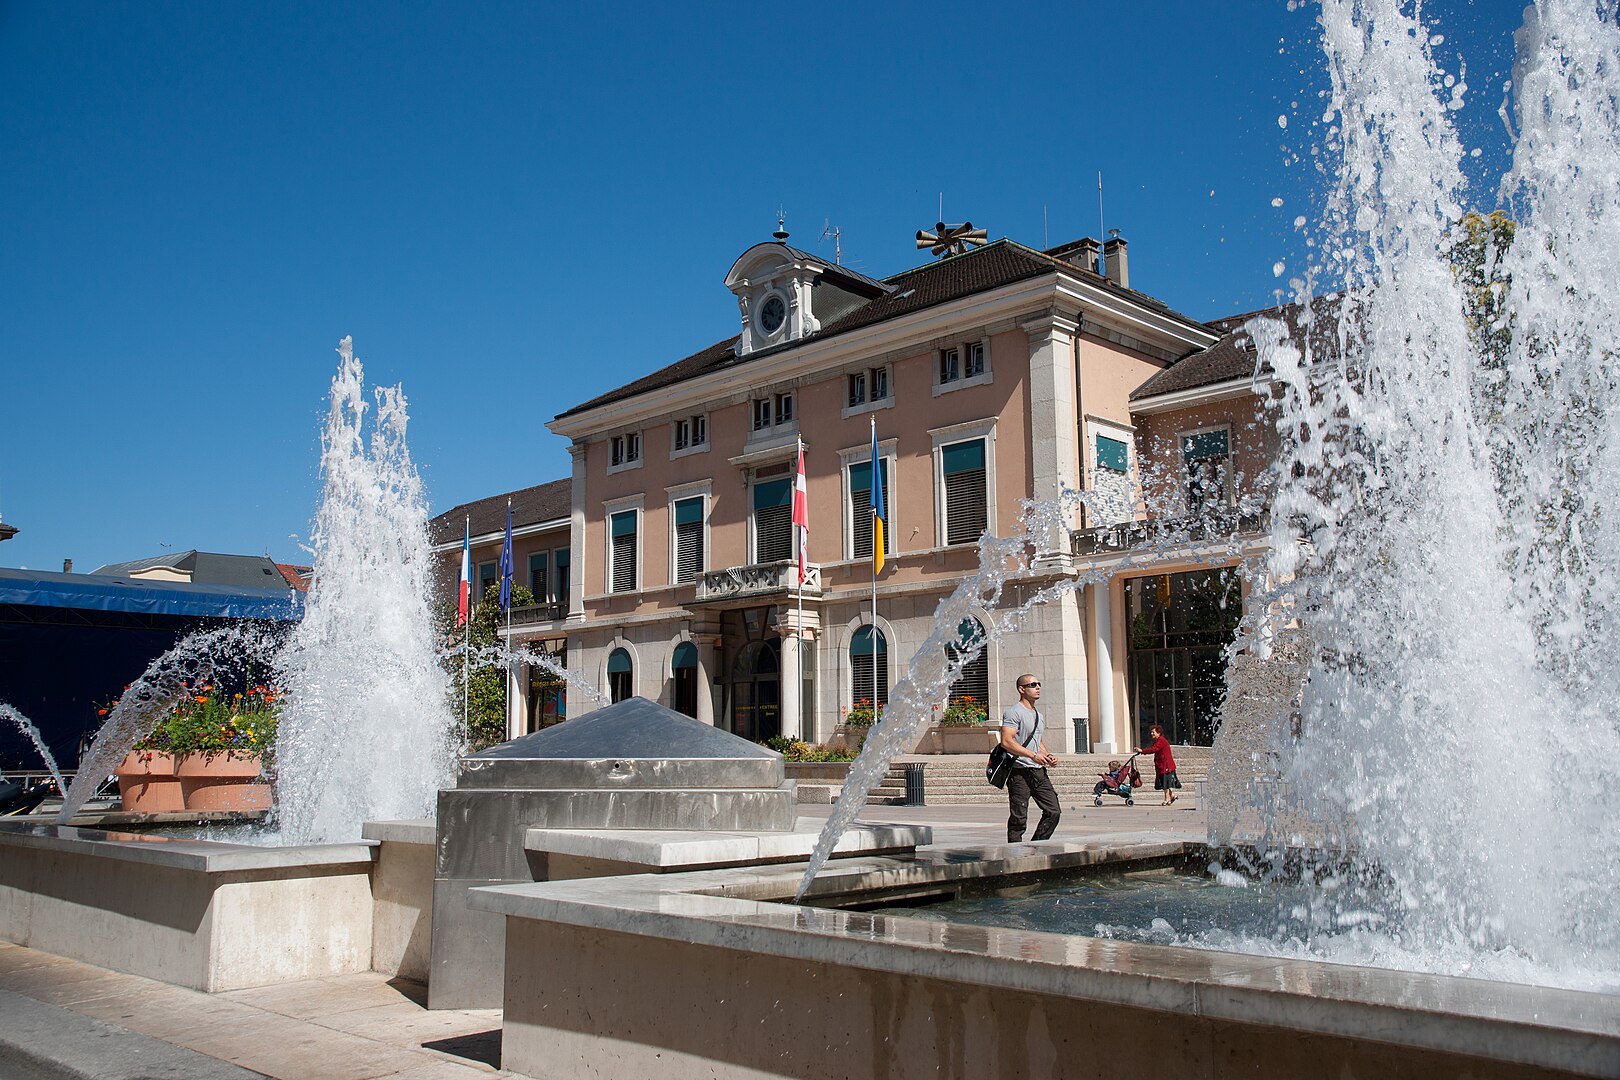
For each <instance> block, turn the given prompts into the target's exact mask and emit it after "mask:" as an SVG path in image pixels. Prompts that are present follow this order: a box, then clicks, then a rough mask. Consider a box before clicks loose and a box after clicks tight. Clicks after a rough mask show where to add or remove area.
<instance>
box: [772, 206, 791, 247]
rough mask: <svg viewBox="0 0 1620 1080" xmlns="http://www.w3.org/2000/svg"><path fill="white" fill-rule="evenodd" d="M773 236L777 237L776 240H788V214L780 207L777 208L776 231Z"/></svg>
mask: <svg viewBox="0 0 1620 1080" xmlns="http://www.w3.org/2000/svg"><path fill="white" fill-rule="evenodd" d="M771 235H772V236H774V237H776V239H777V240H779V241H781V240H786V239H787V238H788V231H787V214H786V213H784V212H783V210H782V208H781V207H780V206H778V207H777V208H776V231H775V232H773V233H771Z"/></svg>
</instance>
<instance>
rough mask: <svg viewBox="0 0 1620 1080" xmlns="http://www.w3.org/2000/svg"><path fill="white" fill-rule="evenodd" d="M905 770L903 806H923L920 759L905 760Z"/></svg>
mask: <svg viewBox="0 0 1620 1080" xmlns="http://www.w3.org/2000/svg"><path fill="white" fill-rule="evenodd" d="M905 770H906V801H905V802H904V803H903V804H902V805H904V806H924V805H926V804H925V803H924V802H923V765H922V762H920V761H911V762H907V763H906V765H905Z"/></svg>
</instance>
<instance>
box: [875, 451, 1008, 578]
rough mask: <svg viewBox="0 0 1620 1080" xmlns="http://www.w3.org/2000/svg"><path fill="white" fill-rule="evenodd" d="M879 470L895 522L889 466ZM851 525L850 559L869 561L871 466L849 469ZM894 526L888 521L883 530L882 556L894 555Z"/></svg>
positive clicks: (883, 466)
mask: <svg viewBox="0 0 1620 1080" xmlns="http://www.w3.org/2000/svg"><path fill="white" fill-rule="evenodd" d="M879 468H880V469H881V470H882V471H881V472H880V474H879V476H880V478H881V479H882V481H883V490H884V491H885V492H886V493H888V494H889V498H888V500H886V501H887V502H888V510H889V514H890V516H891V518H892V516H893V514H894V495H893V492H894V489H893V488H892V487H890V486H889V463H888V462H887V461H884V462H882V463H881V465H880V466H879ZM849 507H850V514H849V521H850V557H851V558H854V559H870V558H871V557H872V465H871V463H870V462H867V461H862V462H857V463H855V464H852V465H851V466H850V467H849ZM893 536H894V522H893V521H892V520H888V519H885V524H884V529H883V553H884V554H885V555H889V554H892V553H893V551H894V539H893ZM975 539H977V537H975Z"/></svg>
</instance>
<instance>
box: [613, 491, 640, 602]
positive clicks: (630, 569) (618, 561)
mask: <svg viewBox="0 0 1620 1080" xmlns="http://www.w3.org/2000/svg"><path fill="white" fill-rule="evenodd" d="M609 520H610V521H611V522H612V528H613V565H612V567H610V568H609V572H610V574H611V576H612V578H611V584H610V585H609V591H611V592H616V593H619V592H635V591H636V512H635V511H634V510H625V511H622V512H620V513H617V514H614V515H613V516H612V517H611V518H610V519H609Z"/></svg>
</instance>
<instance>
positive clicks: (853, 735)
mask: <svg viewBox="0 0 1620 1080" xmlns="http://www.w3.org/2000/svg"><path fill="white" fill-rule="evenodd" d="M871 730H872V729H871V727H870V726H866V727H854V726H851V725H849V724H839V725H838V726H837V727H835V728H833V733H832V738H830V739H828V740H827V745H828V746H829V747H832V748H833V749H835V750H853V751H854V752H856V753H860V750H861V745H862V744H863V743H865V742H866V733H867V732H869V731H871Z"/></svg>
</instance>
